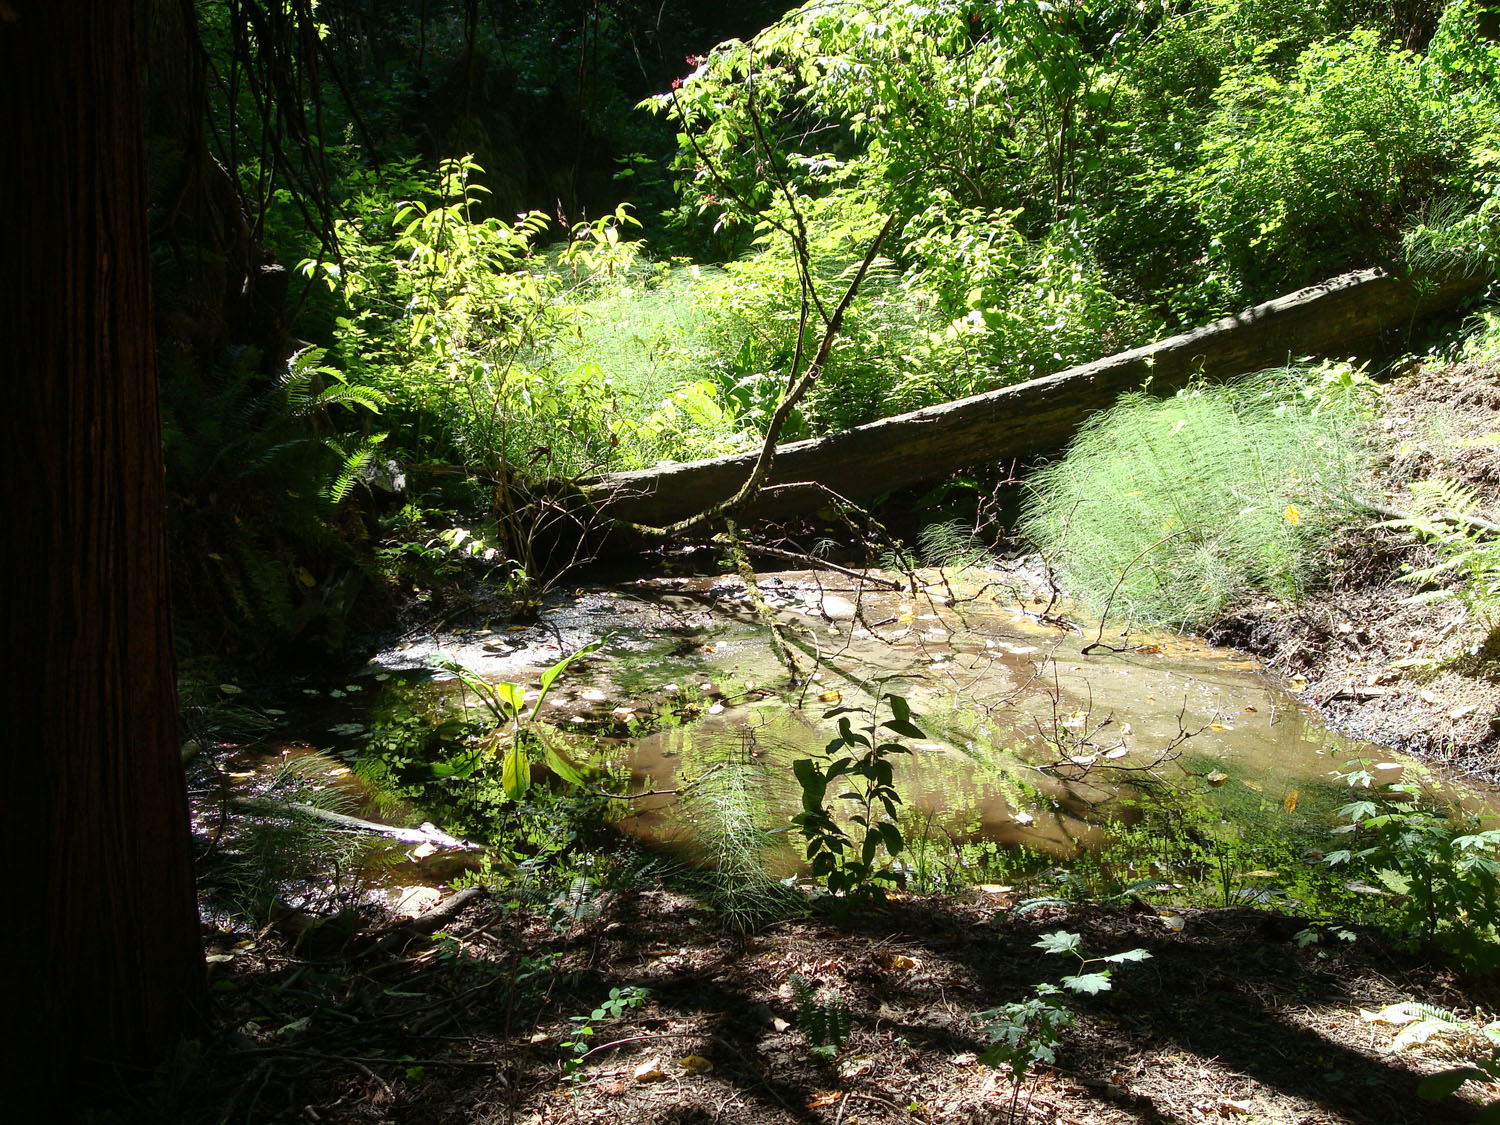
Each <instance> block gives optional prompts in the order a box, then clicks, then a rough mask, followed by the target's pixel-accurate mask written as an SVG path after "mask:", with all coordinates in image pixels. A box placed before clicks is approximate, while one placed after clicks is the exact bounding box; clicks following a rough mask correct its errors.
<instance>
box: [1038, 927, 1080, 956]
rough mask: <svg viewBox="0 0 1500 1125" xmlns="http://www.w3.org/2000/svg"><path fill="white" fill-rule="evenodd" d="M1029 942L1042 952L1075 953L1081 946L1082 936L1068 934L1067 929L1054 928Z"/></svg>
mask: <svg viewBox="0 0 1500 1125" xmlns="http://www.w3.org/2000/svg"><path fill="white" fill-rule="evenodd" d="M1031 944H1032V947H1033V948H1035V949H1040V950H1041V951H1042V952H1043V953H1077V952H1078V950H1079V949H1080V948H1081V947H1082V946H1083V938H1082V937H1081V936H1079V935H1078V934H1070V933H1069V932H1068V931H1067V930H1054V931H1053V932H1052V933H1050V934H1043V935H1042V936H1041V937H1040V938H1038V939H1037V940H1036V941H1034V942H1032V943H1031Z"/></svg>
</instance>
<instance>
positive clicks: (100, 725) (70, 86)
mask: <svg viewBox="0 0 1500 1125" xmlns="http://www.w3.org/2000/svg"><path fill="white" fill-rule="evenodd" d="M132 7H133V5H132V4H130V3H128V2H127V3H105V2H101V3H97V4H96V3H90V2H86V0H4V2H0V104H3V105H4V106H5V107H6V110H5V113H4V114H3V115H0V120H3V124H0V153H3V155H4V160H5V163H6V168H5V172H4V174H3V175H0V214H3V215H4V216H5V217H6V221H7V225H8V230H7V238H6V242H7V246H6V259H7V260H6V262H5V266H4V268H3V270H0V278H3V280H0V341H3V347H4V364H5V367H6V373H5V375H4V378H3V383H0V386H3V391H0V464H3V465H4V467H5V471H4V474H3V477H0V479H3V482H4V485H3V488H0V520H3V526H4V540H3V542H4V546H3V559H0V562H3V565H0V578H3V581H0V590H3V594H0V597H3V606H4V610H3V625H0V630H3V650H0V651H3V652H4V654H5V692H6V696H5V710H4V715H5V740H6V744H5V750H4V758H3V766H0V785H3V792H4V794H5V797H6V806H7V807H6V814H5V816H4V817H3V818H0V821H3V823H4V826H5V827H4V831H3V837H0V838H3V848H4V852H5V865H6V871H7V877H6V880H5V884H4V889H5V895H6V898H7V901H8V902H9V903H10V904H11V906H12V907H13V908H14V909H13V916H14V918H15V921H14V922H13V926H14V932H13V933H12V935H11V936H12V938H14V939H19V942H18V944H17V947H16V948H14V949H13V950H12V951H11V953H10V955H9V956H8V957H7V958H6V962H5V972H6V976H7V985H8V987H7V988H6V992H5V995H6V1002H7V1003H6V1006H7V1010H8V1011H9V1013H10V1022H11V1025H12V1029H13V1031H15V1032H16V1033H17V1036H16V1038H14V1039H13V1040H12V1045H11V1046H10V1047H8V1048H7V1049H6V1051H5V1058H6V1064H7V1068H13V1075H12V1080H11V1081H10V1082H7V1084H6V1094H5V1099H6V1103H7V1107H8V1108H9V1109H10V1110H12V1111H14V1110H15V1108H16V1107H17V1106H18V1105H19V1106H27V1105H28V1103H29V1102H30V1101H31V1100H32V1099H35V1098H37V1097H39V1096H40V1095H41V1094H42V1093H43V1092H45V1094H46V1096H47V1097H48V1099H49V1100H50V1101H51V1102H52V1104H53V1105H58V1104H65V1103H66V1102H68V1101H70V1100H72V1099H74V1098H75V1097H77V1096H78V1094H79V1091H80V1090H81V1089H83V1088H84V1086H85V1085H86V1084H87V1082H88V1081H89V1080H90V1079H94V1080H99V1081H103V1082H109V1081H112V1080H113V1079H114V1078H115V1077H116V1076H117V1075H120V1074H125V1075H128V1074H130V1073H131V1072H133V1069H134V1068H137V1067H141V1066H147V1065H150V1064H152V1063H153V1062H156V1061H158V1060H160V1059H161V1058H162V1057H163V1056H165V1055H166V1054H167V1053H169V1052H170V1051H171V1050H172V1048H173V1046H174V1044H175V1043H176V1042H177V1041H178V1039H179V1037H180V1036H182V1035H183V1034H184V1033H185V1032H189V1031H191V1030H192V1029H193V1028H194V1027H195V1026H196V1025H197V1023H198V1021H199V1019H200V1018H201V1016H202V1013H203V1012H204V1011H205V1009H206V992H205V985H204V978H203V959H202V948H201V944H200V941H199V935H198V920H197V912H196V908H195V905H194V897H193V884H192V871H191V866H192V864H191V852H190V843H189V835H188V822H187V802H186V793H185V789H184V784H183V775H182V767H181V758H180V754H179V751H178V745H177V720H176V689H175V685H174V669H173V650H172V635H171V630H170V624H169V619H168V605H167V557H166V532H165V493H164V487H163V470H162V456H161V429H160V418H159V414H158V407H157V398H156V381H155V370H154V365H153V358H152V355H153V353H152V340H151V307H150V286H149V274H148V262H149V258H148V246H147V231H146V220H147V216H146V191H145V172H144V160H143V154H142V146H141V119H140V105H139V90H138V86H139V75H138V73H137V69H136V54H135V25H134V20H133V12H132ZM22 919H24V923H23V922H22V921H21V920H22Z"/></svg>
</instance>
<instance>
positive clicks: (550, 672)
mask: <svg viewBox="0 0 1500 1125" xmlns="http://www.w3.org/2000/svg"><path fill="white" fill-rule="evenodd" d="M611 636H612V634H606V635H605V636H602V637H600V638H599V639H598V640H597V641H595V642H594V643H593V644H588V645H584V646H583V647H582V648H581V649H579V650H578V651H577V652H575V653H574V654H573V655H572V656H568V657H565V658H564V659H562V660H559V661H558V662H557V663H556V664H554V665H552V667H550V668H548V669H547V670H546V671H545V672H543V673H542V693H541V694H540V695H538V696H537V697H536V706H535V707H533V708H532V709H531V718H533V719H534V718H536V715H537V712H538V711H540V710H541V709H542V700H544V699H546V698H547V692H548V691H550V690H551V689H552V683H553V681H554V680H556V679H557V677H558V676H560V675H562V674H563V671H564V670H565V669H566V668H567V667H568V665H569V664H571V663H573V661H575V660H577V659H578V658H579V657H580V656H587V655H588V654H589V653H591V652H598V651H599V650H600V649H601V648H603V647H604V646H605V644H607V643H608V642H609V640H610V637H611Z"/></svg>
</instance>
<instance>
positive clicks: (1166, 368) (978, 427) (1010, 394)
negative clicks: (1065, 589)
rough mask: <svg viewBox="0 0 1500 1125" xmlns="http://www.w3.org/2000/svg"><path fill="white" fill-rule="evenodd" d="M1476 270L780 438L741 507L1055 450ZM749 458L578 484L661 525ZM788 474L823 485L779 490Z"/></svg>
mask: <svg viewBox="0 0 1500 1125" xmlns="http://www.w3.org/2000/svg"><path fill="white" fill-rule="evenodd" d="M1487 284H1488V279H1487V278H1485V277H1480V276H1471V277H1455V278H1431V279H1422V280H1415V279H1411V278H1397V277H1392V276H1390V275H1389V274H1387V273H1384V272H1383V271H1381V270H1377V269H1370V270H1360V271H1358V272H1356V273H1349V274H1343V275H1341V276H1339V277H1336V278H1333V279H1332V280H1330V281H1326V282H1323V283H1322V284H1320V285H1314V286H1311V287H1310V288H1307V289H1300V290H1298V291H1297V292H1295V293H1290V294H1287V295H1286V296H1284V297H1277V298H1276V299H1275V300H1272V301H1267V302H1266V303H1265V304H1261V305H1257V306H1255V307H1254V308H1253V309H1249V310H1247V311H1245V312H1242V313H1237V314H1236V315H1234V316H1230V317H1226V318H1225V319H1223V320H1219V321H1216V322H1214V323H1213V324H1210V325H1207V326H1205V327H1202V328H1196V329H1194V330H1192V331H1191V332H1185V333H1183V334H1181V335H1178V336H1172V337H1170V338H1168V339H1165V340H1161V341H1159V342H1158V343H1155V344H1148V345H1146V346H1144V347H1139V348H1134V349H1132V350H1130V351H1128V352H1121V353H1120V354H1118V355H1112V356H1108V357H1106V358H1104V359H1099V360H1095V361H1094V362H1092V363H1086V364H1083V365H1082V366H1079V367H1070V368H1068V369H1067V370H1065V371H1059V372H1057V373H1056V374H1053V375H1047V376H1045V377H1043V378H1040V379H1032V380H1030V381H1028V382H1025V383H1018V384H1016V385H1014V386H1010V387H1002V388H1001V389H1000V390H997V391H989V392H986V393H984V394H978V395H971V396H970V397H968V398H963V399H959V400H957V401H956V402H947V403H942V404H940V405H938V406H929V407H925V408H923V409H921V410H914V411H912V412H911V413H909V414H899V415H896V416H894V417H891V418H884V419H881V420H880V421H878V422H871V423H869V424H868V425H864V426H857V427H855V428H854V429H851V430H844V431H842V432H841V433H837V434H832V435H830V436H828V437H824V438H815V439H812V440H810V441H798V442H792V443H789V444H787V445H783V446H780V447H778V448H777V451H776V461H775V464H774V466H773V467H772V470H771V473H770V475H769V477H768V478H767V480H766V482H765V483H766V488H765V489H764V490H763V491H762V493H761V495H760V497H759V498H758V499H757V500H756V501H755V502H754V503H752V504H751V505H749V506H748V508H747V509H746V511H745V513H743V514H746V515H752V516H764V515H796V514H801V513H805V512H809V511H813V510H816V509H817V508H819V507H822V506H825V505H826V503H827V499H826V497H827V491H826V490H831V491H832V492H834V493H837V494H838V495H840V496H846V497H849V498H851V499H860V498H865V497H869V496H873V495H875V494H877V493H881V492H886V491H889V490H891V489H894V488H901V487H905V486H908V485H914V484H920V483H922V482H924V481H931V480H936V479H939V478H941V477H944V476H946V475H948V474H950V473H954V472H957V471H959V470H961V469H965V468H968V467H970V466H973V465H979V464H983V463H985V462H994V461H1001V460H1009V459H1011V458H1013V457H1021V456H1029V455H1032V454H1037V453H1045V452H1050V451H1052V450H1057V449H1061V448H1062V447H1063V446H1065V445H1066V444H1067V442H1068V440H1069V439H1070V438H1071V437H1072V436H1073V433H1074V431H1076V430H1077V428H1078V427H1079V425H1080V424H1081V423H1082V422H1083V421H1084V420H1085V419H1086V418H1087V417H1088V416H1089V415H1090V414H1092V413H1094V412H1095V411H1097V410H1100V409H1103V408H1105V407H1108V406H1110V405H1112V404H1113V403H1114V401H1115V400H1116V399H1117V398H1118V397H1119V396H1120V395H1121V394H1123V393H1125V392H1126V391H1132V390H1138V389H1140V388H1141V387H1142V386H1144V385H1146V384H1147V381H1148V380H1149V384H1150V387H1151V389H1152V390H1153V391H1162V392H1171V391H1175V390H1178V389H1180V388H1182V387H1184V386H1187V385H1188V384H1189V383H1191V382H1192V381H1193V380H1195V379H1204V380H1207V381H1209V382H1222V381H1224V380H1228V379H1232V378H1234V377H1235V376H1237V375H1244V374H1247V373H1249V372H1252V371H1260V370H1264V369H1266V368H1271V367H1277V366H1280V365H1282V364H1285V363H1287V362H1288V361H1289V360H1291V359H1295V358H1298V357H1302V356H1309V355H1322V356H1342V355H1347V354H1349V351H1350V350H1351V349H1352V348H1354V347H1355V346H1356V345H1358V344H1361V343H1365V342H1368V341H1373V340H1377V339H1378V338H1380V337H1381V336H1383V335H1385V334H1386V333H1388V332H1390V331H1392V330H1394V329H1400V328H1405V327H1407V326H1408V325H1410V324H1412V323H1413V322H1415V321H1416V320H1418V319H1420V318H1421V317H1424V316H1427V315H1430V314H1432V313H1435V312H1439V311H1442V310H1445V309H1451V308H1453V307H1454V306H1456V305H1457V304H1458V303H1459V302H1460V301H1462V300H1464V299H1465V298H1467V297H1471V296H1474V295H1477V294H1478V293H1480V292H1482V291H1483V290H1484V288H1485V286H1486V285H1487ZM757 456H758V454H756V453H743V454H738V455H736V456H733V457H718V458H714V459H711V460H705V461H688V462H684V463H681V464H676V465H667V466H663V467H661V468H656V469H645V470H639V471H636V472H626V473H609V474H606V475H603V476H598V477H594V478H591V479H588V480H585V481H583V482H582V488H583V492H584V496H585V498H586V499H587V500H588V502H589V503H590V504H592V505H593V506H594V507H595V508H596V509H597V510H598V512H599V513H600V514H601V515H602V516H603V517H604V518H605V519H606V520H616V521H619V520H623V521H628V522H630V523H637V524H649V525H652V526H658V527H659V526H662V525H665V524H669V523H673V522H675V521H677V520H680V519H684V518H686V517H688V516H691V515H693V514H694V513H697V512H701V511H704V510H705V509H707V508H709V507H711V506H712V505H714V504H716V503H718V502H720V501H722V500H724V499H726V498H727V497H730V496H733V495H734V493H735V492H736V490H738V489H739V488H740V486H741V485H743V484H744V482H745V481H746V479H748V477H749V475H750V471H751V469H752V468H753V467H754V465H755V461H756V458H757ZM798 483H811V484H816V485H821V486H822V488H789V487H786V486H789V485H795V484H798Z"/></svg>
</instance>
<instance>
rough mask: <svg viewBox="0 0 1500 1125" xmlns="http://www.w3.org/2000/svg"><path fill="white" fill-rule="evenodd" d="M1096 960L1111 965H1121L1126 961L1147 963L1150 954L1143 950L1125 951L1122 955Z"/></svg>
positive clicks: (1117, 954)
mask: <svg viewBox="0 0 1500 1125" xmlns="http://www.w3.org/2000/svg"><path fill="white" fill-rule="evenodd" d="M1097 960H1100V961H1107V962H1109V963H1110V964H1111V965H1122V964H1124V963H1125V962H1126V961H1149V960H1151V954H1150V952H1149V951H1147V950H1145V949H1127V950H1126V951H1125V952H1124V953H1111V954H1110V955H1109V956H1108V957H1100V958H1097Z"/></svg>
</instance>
